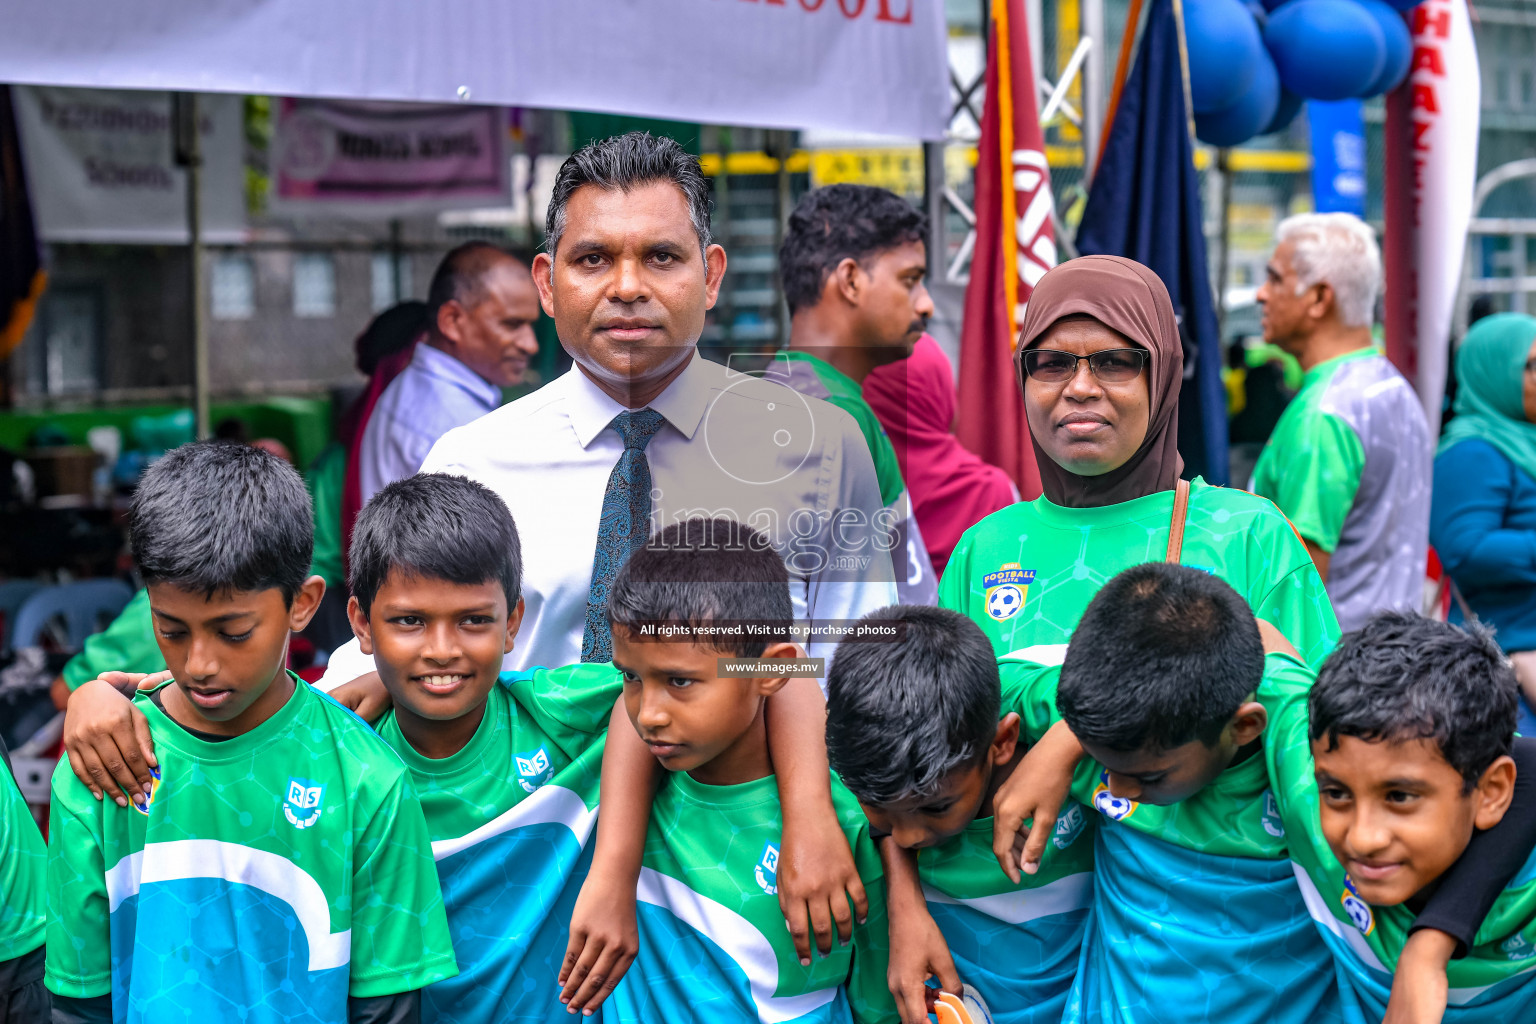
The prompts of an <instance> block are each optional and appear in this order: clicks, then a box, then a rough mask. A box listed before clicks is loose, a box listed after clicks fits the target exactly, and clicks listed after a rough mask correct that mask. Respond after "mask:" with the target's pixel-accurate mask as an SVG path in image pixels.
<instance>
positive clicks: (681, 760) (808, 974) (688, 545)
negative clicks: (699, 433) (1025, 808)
mask: <svg viewBox="0 0 1536 1024" xmlns="http://www.w3.org/2000/svg"><path fill="white" fill-rule="evenodd" d="M788 579H789V577H788V572H787V570H786V569H785V567H784V563H783V561H782V560H781V559H780V558H779V556H778V555H777V554H775V553H774V551H773V549H772V548H770V547H768V546H767V544H766V542H765V541H764V540H763V538H762V536H761V535H760V534H758V533H756V532H755V531H753V530H752V529H750V528H749V527H746V526H743V525H741V524H740V523H737V522H734V521H732V520H728V519H713V520H708V519H691V520H688V521H687V522H685V523H680V524H677V525H674V526H670V527H668V528H667V529H666V530H664V531H662V532H661V533H660V534H659V535H657V536H655V537H653V538H652V539H651V541H650V542H648V543H647V545H646V546H645V547H644V548H641V549H639V550H637V551H636V552H635V553H634V554H633V555H631V556H630V558H629V561H627V562H626V563H625V565H624V567H623V568H622V569H621V570H620V571H619V574H618V576H617V577H616V578H615V580H614V583H613V589H612V591H611V593H610V599H609V614H610V618H611V620H612V624H613V653H614V665H615V667H617V668H618V669H619V671H620V672H621V673H622V675H623V678H624V706H625V710H626V712H627V713H628V716H629V719H630V721H631V723H633V726H634V728H635V730H636V732H637V733H638V734H639V736H640V738H641V739H642V740H643V741H644V742H645V743H646V745H647V746H648V747H649V748H650V750H651V752H652V753H653V754H654V755H655V757H656V758H657V760H658V761H659V762H660V763H661V764H662V766H664V767H665V768H666V769H667V771H668V777H667V778H666V780H665V781H664V782H663V783H662V786H661V788H660V789H659V790H658V792H657V793H656V798H655V803H654V805H653V807H652V810H651V821H650V829H649V834H648V836H647V838H646V843H645V853H644V857H643V861H642V865H643V866H642V868H641V870H640V876H639V880H638V886H637V899H638V913H637V917H638V925H639V952H638V955H637V956H636V957H635V959H634V962H633V964H632V965H631V966H630V967H629V969H628V972H627V973H626V974H625V975H624V977H623V980H622V981H620V982H619V983H618V985H617V987H616V988H615V989H614V991H613V995H612V996H611V997H610V999H609V1001H608V1003H607V1005H605V1006H604V1007H603V1013H604V1017H605V1019H607V1020H610V1021H624V1022H631V1021H635V1022H638V1021H658V1020H711V1021H714V1020H720V1021H726V1020H730V1021H737V1020H757V1019H763V1020H778V1021H797V1022H807V1024H811V1022H815V1024H822V1022H828V1024H832V1022H847V1021H849V1020H854V1021H858V1022H860V1024H865V1022H868V1024H874V1022H876V1021H879V1022H884V1021H888V1020H890V1019H891V1018H892V1016H893V1015H894V1009H893V1007H892V1005H891V1000H890V995H889V993H888V991H887V989H886V976H885V975H886V957H885V911H884V902H883V900H882V898H881V895H880V890H881V885H880V882H881V878H882V874H881V869H880V863H879V856H878V854H877V853H876V851H875V848H874V845H873V842H872V841H871V840H870V838H869V833H868V824H867V823H866V822H865V820H864V816H863V815H862V814H861V813H860V812H859V809H858V805H857V803H856V802H855V801H854V800H853V798H852V796H851V795H849V793H848V792H847V790H845V789H843V788H842V786H841V785H839V784H838V783H837V782H836V781H835V780H834V781H833V784H832V789H833V800H834V803H835V806H836V808H837V811H838V815H839V818H840V820H841V821H842V823H843V828H844V831H845V834H846V836H847V839H848V841H849V843H850V845H851V846H852V848H853V852H854V859H855V862H856V863H857V864H858V866H859V870H860V875H861V876H862V880H863V883H864V886H865V891H866V892H867V893H868V898H869V913H868V916H867V918H866V920H865V921H861V922H857V923H854V924H852V929H851V938H852V941H851V942H847V943H844V944H840V945H836V946H834V947H833V948H832V951H831V952H830V953H829V954H828V955H826V956H822V957H818V958H816V959H815V960H814V962H813V961H811V960H809V959H801V958H800V956H799V954H798V953H797V952H796V950H795V945H794V942H793V940H792V939H791V937H790V934H789V930H788V929H787V928H786V927H785V924H784V916H783V914H782V912H781V911H780V909H779V903H778V898H777V896H776V892H777V871H778V856H779V848H780V838H781V831H782V828H783V812H782V808H781V805H780V802H779V794H778V790H777V786H776V784H775V780H774V766H773V763H772V759H771V758H770V756H769V750H768V735H767V728H766V723H765V720H764V715H763V707H764V703H765V701H766V700H767V699H768V697H769V696H770V695H771V694H773V693H774V692H776V691H777V690H779V689H780V688H781V687H782V686H783V685H784V683H785V681H786V679H787V678H788V677H789V676H790V675H792V674H793V670H792V669H791V668H790V667H789V666H788V665H787V664H784V659H792V658H795V657H796V656H797V655H798V654H799V649H798V648H797V647H796V646H795V645H794V644H793V643H792V642H791V641H790V632H789V630H790V624H791V623H792V621H793V614H794V613H793V608H792V605H791V603H790V595H789V585H788ZM660 627H667V629H666V630H665V631H664V630H662V629H661V628H660ZM653 631H654V632H653ZM667 631H671V632H673V633H674V639H670V640H667V639H657V637H660V636H662V635H664V633H665V632H667ZM765 659H767V664H764V663H763V662H764V660H765ZM841 909H842V910H843V912H844V914H843V916H846V915H847V910H848V908H847V906H846V903H845V905H844V906H843V907H842V908H841Z"/></svg>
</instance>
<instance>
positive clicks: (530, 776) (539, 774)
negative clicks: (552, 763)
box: [516, 747, 550, 793]
mask: <svg viewBox="0 0 1536 1024" xmlns="http://www.w3.org/2000/svg"><path fill="white" fill-rule="evenodd" d="M516 760H517V782H518V785H520V786H522V787H523V790H524V791H525V792H528V793H532V792H533V791H534V790H536V789H538V788H539V787H540V786H542V785H544V783H546V782H548V781H549V776H550V769H549V751H547V750H545V749H544V748H543V747H540V748H539V749H538V750H535V751H534V752H533V753H531V754H529V755H527V756H526V757H524V756H523V755H521V754H519V755H516Z"/></svg>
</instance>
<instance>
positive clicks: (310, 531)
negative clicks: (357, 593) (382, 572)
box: [128, 440, 315, 604]
mask: <svg viewBox="0 0 1536 1024" xmlns="http://www.w3.org/2000/svg"><path fill="white" fill-rule="evenodd" d="M128 524H129V525H128V528H129V536H130V538H131V542H132V547H133V558H134V561H135V562H137V563H138V567H139V575H141V576H142V577H144V582H145V583H169V584H171V585H173V586H176V587H179V588H181V589H182V590H186V591H189V592H192V593H201V594H205V595H207V596H209V597H212V596H213V595H215V594H221V593H227V592H229V591H260V590H271V589H273V588H276V589H278V590H281V591H282V592H283V600H284V601H286V602H288V603H290V604H291V603H292V602H293V596H294V595H295V594H296V593H298V591H299V587H300V586H302V585H303V583H304V580H305V579H306V578H308V576H309V566H310V562H311V561H312V560H313V556H314V549H315V521H314V517H313V514H312V513H311V511H310V505H309V492H308V491H306V490H305V489H304V481H303V479H302V478H301V477H300V476H299V474H298V472H297V471H295V470H294V468H293V467H292V466H290V465H289V464H288V463H287V462H286V461H284V460H283V459H280V458H278V457H277V456H275V455H270V454H268V453H267V452H264V451H262V450H261V449H259V448H252V447H250V446H249V445H243V444H235V443H233V442H231V441H216V440H215V441H193V442H192V443H191V444H184V445H182V446H181V447H180V448H173V449H172V450H171V451H169V452H166V453H165V455H164V456H163V457H161V458H160V459H158V460H156V461H155V462H154V463H152V464H151V465H150V467H149V468H148V469H146V470H145V471H144V478H143V479H142V480H141V481H139V489H138V491H137V493H135V494H134V496H133V507H132V509H131V511H130V512H129V517H128Z"/></svg>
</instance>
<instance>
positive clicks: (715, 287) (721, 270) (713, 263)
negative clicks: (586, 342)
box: [545, 245, 725, 316]
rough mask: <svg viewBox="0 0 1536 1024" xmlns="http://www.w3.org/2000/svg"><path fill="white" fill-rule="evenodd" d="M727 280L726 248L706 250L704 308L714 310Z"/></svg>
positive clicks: (714, 247) (712, 246)
mask: <svg viewBox="0 0 1536 1024" xmlns="http://www.w3.org/2000/svg"><path fill="white" fill-rule="evenodd" d="M723 280H725V247H724V246H720V245H711V246H710V247H709V248H707V249H705V250H704V308H705V309H714V308H715V302H716V301H717V300H718V299H719V298H720V282H721V281H723ZM545 312H546V313H548V314H549V315H550V316H554V315H555V314H554V311H553V310H551V309H548V308H547V307H546V308H545Z"/></svg>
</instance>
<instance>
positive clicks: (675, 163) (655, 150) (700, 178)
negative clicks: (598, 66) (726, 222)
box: [544, 132, 711, 259]
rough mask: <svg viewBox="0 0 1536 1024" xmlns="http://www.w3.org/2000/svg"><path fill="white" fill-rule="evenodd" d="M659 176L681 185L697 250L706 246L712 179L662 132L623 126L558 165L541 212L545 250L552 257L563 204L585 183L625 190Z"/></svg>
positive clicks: (562, 221)
mask: <svg viewBox="0 0 1536 1024" xmlns="http://www.w3.org/2000/svg"><path fill="white" fill-rule="evenodd" d="M657 182H662V183H665V184H668V185H676V186H677V187H678V188H679V189H681V190H682V193H683V198H684V199H685V200H687V202H688V217H689V219H690V220H691V221H692V222H693V230H694V233H695V234H696V235H698V236H699V251H700V253H702V252H703V251H704V250H705V249H708V248H709V244H710V240H711V236H710V230H709V210H710V198H709V193H710V184H709V179H708V178H706V177H705V176H704V172H703V171H702V170H700V169H699V161H698V158H697V157H695V156H693V155H692V154H690V153H689V152H688V151H687V150H686V149H684V148H683V147H682V146H680V145H678V144H677V143H676V142H675V141H674V140H672V139H669V138H667V137H666V136H655V135H652V134H651V133H650V132H626V133H625V134H623V135H614V136H612V137H610V138H606V139H599V140H597V141H596V142H591V143H588V144H587V145H585V146H583V147H581V148H580V149H578V150H577V151H576V152H574V153H572V154H571V155H570V157H569V158H568V159H567V160H566V161H565V163H563V164H561V165H560V173H559V174H557V175H555V188H554V191H553V193H551V195H550V199H549V211H548V213H546V214H545V215H544V251H545V252H547V253H549V255H550V258H551V259H553V258H554V255H555V249H556V248H557V247H558V246H559V245H560V238H561V236H563V235H564V234H565V207H566V205H567V204H568V203H569V202H570V201H571V196H573V195H575V194H576V190H577V189H579V188H581V187H582V186H583V185H595V186H596V187H598V188H600V189H603V190H604V191H606V192H615V191H618V192H628V191H630V190H631V189H635V188H639V187H640V186H642V185H652V184H655V183H657Z"/></svg>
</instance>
